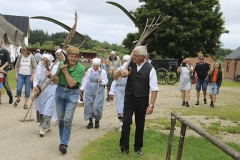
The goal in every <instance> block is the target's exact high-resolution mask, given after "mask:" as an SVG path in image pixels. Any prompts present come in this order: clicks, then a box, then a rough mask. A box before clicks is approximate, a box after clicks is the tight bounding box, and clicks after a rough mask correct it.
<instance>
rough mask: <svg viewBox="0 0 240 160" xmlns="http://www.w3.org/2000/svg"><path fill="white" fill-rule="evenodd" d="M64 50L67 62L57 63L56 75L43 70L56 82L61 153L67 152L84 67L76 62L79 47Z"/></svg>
mask: <svg viewBox="0 0 240 160" xmlns="http://www.w3.org/2000/svg"><path fill="white" fill-rule="evenodd" d="M66 52H67V63H66V64H64V63H63V61H62V62H60V63H59V65H58V70H59V69H60V72H59V73H58V75H57V76H55V77H54V76H53V75H52V74H50V72H48V71H45V73H46V75H47V76H48V78H50V79H53V82H54V83H58V86H57V89H56V92H55V101H56V109H57V117H58V122H59V136H60V141H61V142H60V145H59V151H60V152H62V154H65V153H67V147H68V142H69V139H70V135H71V129H72V120H73V115H74V112H75V109H76V106H77V103H78V97H79V95H80V90H79V87H80V86H81V82H82V78H83V75H84V71H85V69H84V67H83V66H82V65H81V64H80V63H78V60H79V49H78V48H75V47H73V46H70V47H69V48H68V49H66Z"/></svg>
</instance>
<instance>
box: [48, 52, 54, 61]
mask: <svg viewBox="0 0 240 160" xmlns="http://www.w3.org/2000/svg"><path fill="white" fill-rule="evenodd" d="M49 56H50V57H49V58H50V59H49V61H50V62H52V61H54V59H55V58H54V57H53V56H52V55H51V54H49Z"/></svg>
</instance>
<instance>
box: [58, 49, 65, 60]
mask: <svg viewBox="0 0 240 160" xmlns="http://www.w3.org/2000/svg"><path fill="white" fill-rule="evenodd" d="M62 52H63V53H64V54H66V51H65V50H62V49H58V50H57V51H56V52H55V55H58V54H59V53H61V55H62V57H63V60H64V61H65V56H64V55H63V53H62Z"/></svg>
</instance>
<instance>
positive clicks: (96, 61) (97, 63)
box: [92, 58, 101, 65]
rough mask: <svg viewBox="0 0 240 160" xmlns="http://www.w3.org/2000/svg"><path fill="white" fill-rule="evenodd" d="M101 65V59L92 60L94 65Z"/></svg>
mask: <svg viewBox="0 0 240 160" xmlns="http://www.w3.org/2000/svg"><path fill="white" fill-rule="evenodd" d="M100 64H101V59H99V58H93V60H92V65H100Z"/></svg>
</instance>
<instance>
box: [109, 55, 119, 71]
mask: <svg viewBox="0 0 240 160" xmlns="http://www.w3.org/2000/svg"><path fill="white" fill-rule="evenodd" d="M109 61H110V64H109V68H111V67H113V70H114V73H115V72H116V71H117V68H118V67H120V66H121V65H122V64H121V61H120V58H119V57H118V56H116V52H114V51H112V52H111V53H110V57H109Z"/></svg>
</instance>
